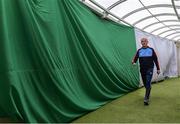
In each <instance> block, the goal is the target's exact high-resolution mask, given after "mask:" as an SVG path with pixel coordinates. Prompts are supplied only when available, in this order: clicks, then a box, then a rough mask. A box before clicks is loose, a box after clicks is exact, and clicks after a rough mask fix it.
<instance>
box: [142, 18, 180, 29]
mask: <svg viewBox="0 0 180 124" xmlns="http://www.w3.org/2000/svg"><path fill="white" fill-rule="evenodd" d="M161 22H179V21H178V20H163V21H161ZM161 22H154V23H151V24H149V25H147V26H145V27H144V28H142V30H145V29H146V28H148V27H151V26H153V25H155V24H159V23H161Z"/></svg>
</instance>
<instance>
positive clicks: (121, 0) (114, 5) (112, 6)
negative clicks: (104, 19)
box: [107, 0, 127, 10]
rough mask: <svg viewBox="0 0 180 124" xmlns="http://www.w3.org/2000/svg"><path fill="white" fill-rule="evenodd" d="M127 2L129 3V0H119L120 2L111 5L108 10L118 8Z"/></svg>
mask: <svg viewBox="0 0 180 124" xmlns="http://www.w3.org/2000/svg"><path fill="white" fill-rule="evenodd" d="M125 1H127V0H118V1H117V2H115V3H114V4H112V5H110V6H109V7H108V8H107V10H111V9H112V8H114V7H116V6H117V5H119V4H121V3H123V2H125Z"/></svg>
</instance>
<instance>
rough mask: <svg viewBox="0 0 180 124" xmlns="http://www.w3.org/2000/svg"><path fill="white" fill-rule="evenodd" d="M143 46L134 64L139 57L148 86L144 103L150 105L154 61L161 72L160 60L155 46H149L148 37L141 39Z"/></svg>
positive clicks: (144, 80)
mask: <svg viewBox="0 0 180 124" xmlns="http://www.w3.org/2000/svg"><path fill="white" fill-rule="evenodd" d="M141 45H142V47H141V48H140V49H138V51H137V52H136V55H135V56H134V59H133V60H132V64H135V63H136V62H137V60H138V58H139V64H140V73H141V77H142V80H143V84H144V86H145V88H146V92H145V97H144V105H149V97H150V92H151V79H152V76H153V68H154V63H155V65H156V68H157V74H160V68H159V62H158V58H157V55H156V53H155V51H154V49H153V48H151V47H149V46H148V39H147V38H142V39H141Z"/></svg>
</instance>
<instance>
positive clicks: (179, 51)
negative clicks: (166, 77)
mask: <svg viewBox="0 0 180 124" xmlns="http://www.w3.org/2000/svg"><path fill="white" fill-rule="evenodd" d="M176 47H177V67H178V76H180V43H176Z"/></svg>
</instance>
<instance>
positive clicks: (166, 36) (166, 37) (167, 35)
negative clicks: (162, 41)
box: [164, 32, 180, 38]
mask: <svg viewBox="0 0 180 124" xmlns="http://www.w3.org/2000/svg"><path fill="white" fill-rule="evenodd" d="M174 34H180V32H174V33H171V34H168V35H166V36H164V37H165V38H167V37H169V36H171V35H174Z"/></svg>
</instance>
